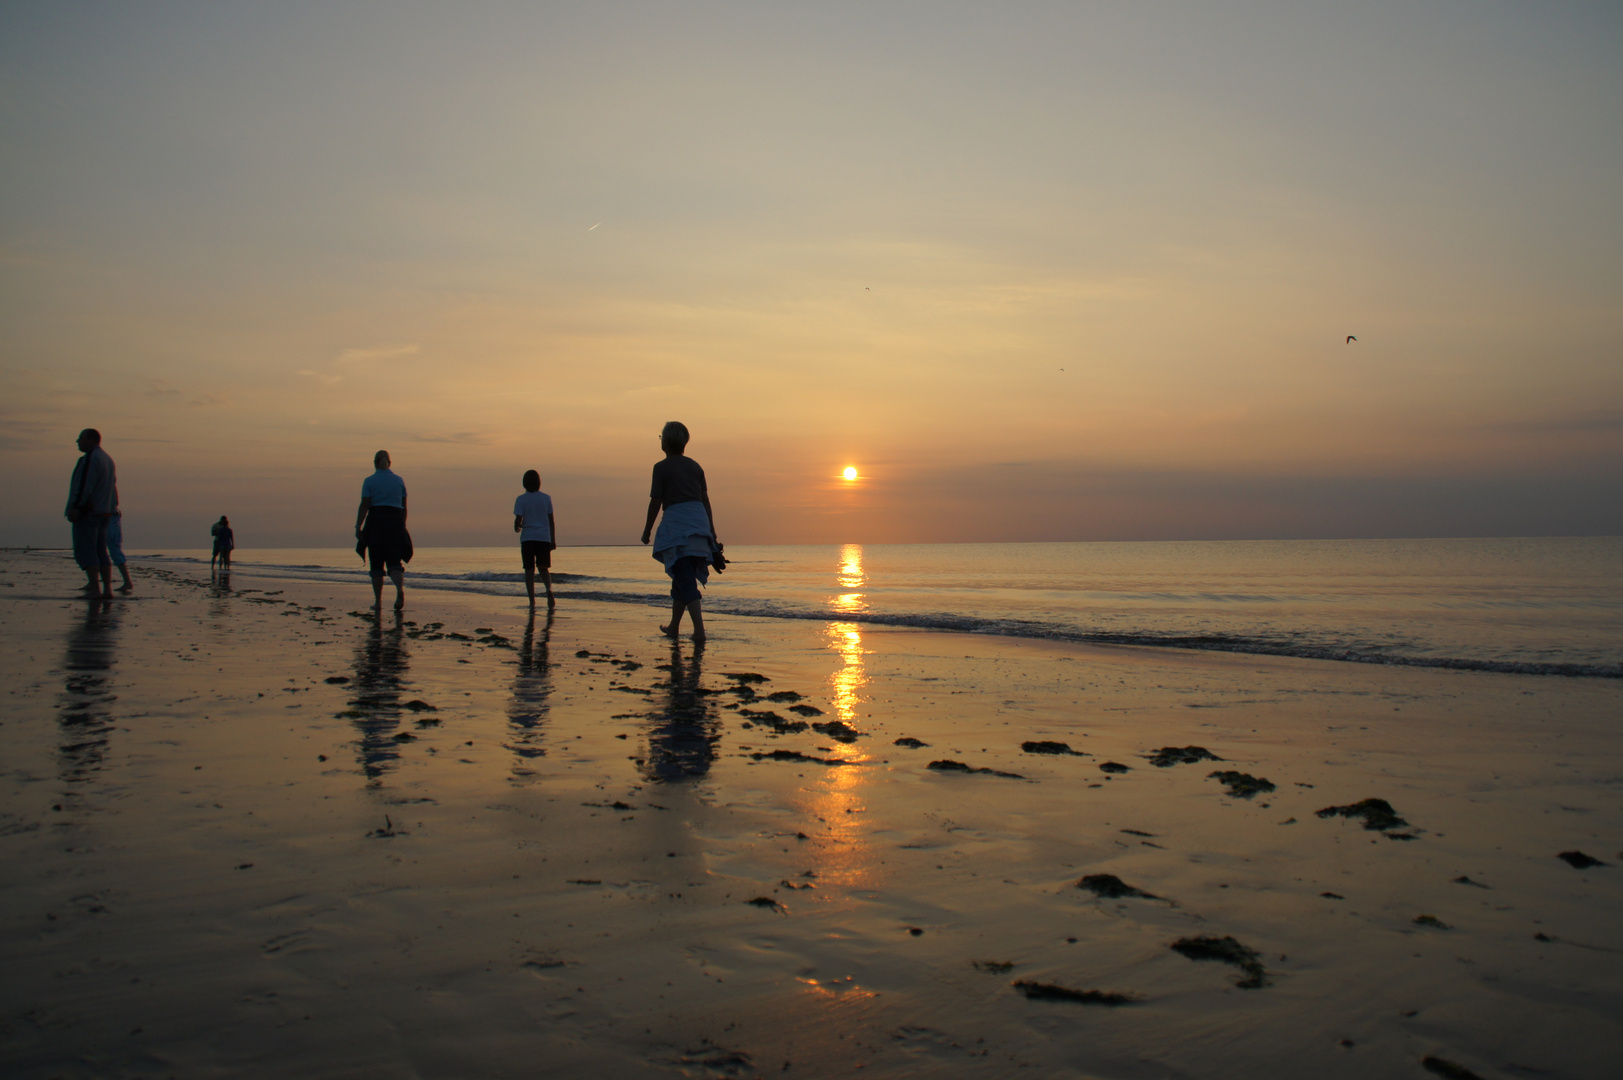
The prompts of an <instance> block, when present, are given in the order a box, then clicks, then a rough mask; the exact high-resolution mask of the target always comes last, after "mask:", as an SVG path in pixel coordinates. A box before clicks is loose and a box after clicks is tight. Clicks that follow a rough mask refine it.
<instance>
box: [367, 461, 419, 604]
mask: <svg viewBox="0 0 1623 1080" xmlns="http://www.w3.org/2000/svg"><path fill="white" fill-rule="evenodd" d="M389 465H390V461H389V451H387V450H379V451H378V452H377V453H375V454H373V455H372V468H373V470H374V471H373V473H372V475H371V476H368V477H367V478H366V480H365V481H363V482H362V484H361V505H360V508H359V509H357V510H356V511H355V550H356V552H357V553H362V554H364V555H365V557H366V558H367V560H368V561H369V562H370V563H371V567H372V607H373V608H374V609H381V608H382V607H383V572H384V571H385V570H387V571H388V572H389V580H390V581H393V582H394V609H395V610H396V611H399V610H400V609H401V608H403V607H405V606H406V566H405V564H406V563H409V562H411V534H410V533H408V532H407V531H406V482H405V481H404V480H402V479H400V477H398V476H396V475H395V474H394V473H392V472H390V471H389Z"/></svg>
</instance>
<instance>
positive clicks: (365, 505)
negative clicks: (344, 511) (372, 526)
mask: <svg viewBox="0 0 1623 1080" xmlns="http://www.w3.org/2000/svg"><path fill="white" fill-rule="evenodd" d="M371 509H372V496H370V495H362V496H361V505H360V507H359V509H357V510H356V511H355V531H356V533H359V532H360V531H361V526H362V525H363V524H365V523H366V515H367V514H368V513H369V512H370V511H371Z"/></svg>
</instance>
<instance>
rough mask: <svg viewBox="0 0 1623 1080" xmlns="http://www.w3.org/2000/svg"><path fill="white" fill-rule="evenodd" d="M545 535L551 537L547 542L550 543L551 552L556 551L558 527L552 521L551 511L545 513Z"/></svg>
mask: <svg viewBox="0 0 1623 1080" xmlns="http://www.w3.org/2000/svg"><path fill="white" fill-rule="evenodd" d="M547 535H548V536H550V537H552V539H551V540H549V541H548V543H550V544H551V545H552V550H553V551H557V550H558V526H557V524H556V523H555V522H554V521H553V520H552V511H551V510H548V511H547Z"/></svg>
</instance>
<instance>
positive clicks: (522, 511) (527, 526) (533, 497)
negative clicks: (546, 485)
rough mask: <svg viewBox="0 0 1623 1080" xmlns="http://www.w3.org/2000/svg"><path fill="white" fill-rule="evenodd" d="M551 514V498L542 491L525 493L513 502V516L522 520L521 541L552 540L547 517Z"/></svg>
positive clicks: (550, 527)
mask: <svg viewBox="0 0 1623 1080" xmlns="http://www.w3.org/2000/svg"><path fill="white" fill-rule="evenodd" d="M551 513H552V496H551V495H548V494H547V493H546V492H544V491H526V492H525V493H524V494H522V495H520V496H519V497H518V498H517V499H516V500H514V502H513V515H514V516H515V517H521V518H523V519H524V531H523V532H521V533H519V534H518V538H519V539H520V540H521V541H522V540H546V541H548V542H549V543H550V542H551V540H552V526H551V525H549V524H548V523H547V515H549V514H551Z"/></svg>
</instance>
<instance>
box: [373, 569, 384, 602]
mask: <svg viewBox="0 0 1623 1080" xmlns="http://www.w3.org/2000/svg"><path fill="white" fill-rule="evenodd" d="M372 606H373V607H375V608H380V607H382V606H383V575H382V574H373V575H372Z"/></svg>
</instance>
